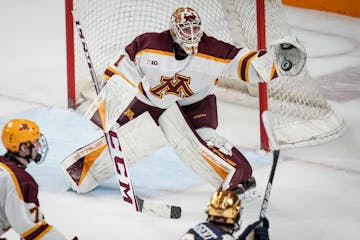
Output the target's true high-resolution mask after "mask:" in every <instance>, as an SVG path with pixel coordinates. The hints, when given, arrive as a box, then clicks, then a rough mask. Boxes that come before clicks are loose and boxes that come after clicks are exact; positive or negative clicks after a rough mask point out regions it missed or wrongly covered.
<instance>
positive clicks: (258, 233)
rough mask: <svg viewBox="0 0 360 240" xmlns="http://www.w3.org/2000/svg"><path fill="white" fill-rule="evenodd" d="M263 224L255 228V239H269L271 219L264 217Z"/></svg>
mask: <svg viewBox="0 0 360 240" xmlns="http://www.w3.org/2000/svg"><path fill="white" fill-rule="evenodd" d="M261 220H262V223H263V224H262V226H258V227H257V228H255V230H254V239H255V240H269V232H268V229H269V221H268V220H267V218H262V219H261Z"/></svg>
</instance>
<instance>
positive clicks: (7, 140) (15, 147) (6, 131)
mask: <svg viewBox="0 0 360 240" xmlns="http://www.w3.org/2000/svg"><path fill="white" fill-rule="evenodd" d="M1 140H2V142H3V144H4V146H5V148H6V149H7V150H8V151H9V152H12V153H17V152H19V151H20V145H21V144H26V145H27V146H28V147H33V144H34V143H35V142H37V141H38V142H39V143H40V145H41V147H40V148H39V150H38V155H37V156H36V157H35V159H33V160H34V161H35V162H36V163H41V162H42V161H43V160H44V159H45V157H46V154H47V152H48V145H47V141H46V138H45V137H44V136H43V135H42V134H41V133H40V128H39V126H38V125H37V124H36V123H35V122H33V121H31V120H28V119H12V120H10V121H9V122H8V123H6V124H5V126H4V128H3V130H2V135H1Z"/></svg>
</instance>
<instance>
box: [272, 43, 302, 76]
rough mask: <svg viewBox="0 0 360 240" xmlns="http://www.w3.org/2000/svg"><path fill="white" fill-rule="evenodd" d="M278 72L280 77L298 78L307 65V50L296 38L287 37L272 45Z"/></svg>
mask: <svg viewBox="0 0 360 240" xmlns="http://www.w3.org/2000/svg"><path fill="white" fill-rule="evenodd" d="M271 50H272V51H273V55H274V57H275V65H276V70H277V71H278V73H279V74H280V75H288V76H296V75H298V74H299V73H301V72H302V70H303V68H304V66H305V63H306V58H307V55H306V50H305V48H304V46H303V45H302V44H301V43H300V42H299V40H298V39H297V38H296V37H292V36H286V37H284V38H282V39H279V40H277V41H275V42H273V43H272V44H271Z"/></svg>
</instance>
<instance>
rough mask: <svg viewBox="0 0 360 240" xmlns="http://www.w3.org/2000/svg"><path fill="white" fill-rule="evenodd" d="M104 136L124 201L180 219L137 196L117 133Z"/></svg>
mask: <svg viewBox="0 0 360 240" xmlns="http://www.w3.org/2000/svg"><path fill="white" fill-rule="evenodd" d="M72 14H73V17H74V19H75V26H76V28H77V31H78V34H79V37H80V40H81V43H82V47H83V52H84V55H85V58H86V60H87V65H88V67H89V71H90V75H91V80H92V81H93V84H94V87H95V90H96V94H99V93H100V87H99V83H98V80H97V76H96V73H95V69H94V66H93V63H92V60H91V58H90V53H89V49H88V46H87V44H86V41H85V37H84V34H83V31H82V28H81V25H80V20H79V18H77V17H76V13H75V11H73V13H72ZM104 136H105V139H106V142H107V146H108V149H109V152H110V156H111V159H112V160H113V162H114V167H115V173H116V176H117V178H118V181H119V187H120V192H121V195H122V197H123V200H124V201H125V202H127V203H128V204H130V205H131V206H132V207H133V208H134V209H135V210H136V211H138V212H149V213H152V214H154V215H158V216H163V217H170V218H180V216H181V208H180V207H177V206H172V205H169V204H163V203H157V202H152V201H145V200H144V199H141V198H140V197H138V196H136V194H135V192H134V189H133V186H132V183H131V178H130V175H129V171H128V166H127V163H126V160H125V159H124V155H123V153H122V150H121V146H120V141H119V137H118V135H117V132H116V131H113V129H112V128H110V130H109V132H104Z"/></svg>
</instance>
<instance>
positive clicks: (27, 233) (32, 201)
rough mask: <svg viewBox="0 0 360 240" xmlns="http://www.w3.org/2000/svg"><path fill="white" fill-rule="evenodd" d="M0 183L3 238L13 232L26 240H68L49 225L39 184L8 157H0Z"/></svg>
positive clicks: (0, 230) (0, 222) (1, 231)
mask: <svg viewBox="0 0 360 240" xmlns="http://www.w3.org/2000/svg"><path fill="white" fill-rule="evenodd" d="M0 183H1V184H0V207H1V209H0V237H1V236H2V235H3V234H4V233H5V232H6V231H7V230H9V229H10V228H13V229H14V230H15V232H16V233H18V234H19V235H20V236H21V239H24V240H30V239H40V238H41V239H43V240H51V239H58V240H65V239H66V238H65V236H64V235H63V234H62V233H60V232H59V231H58V230H57V229H55V228H54V227H53V226H51V225H49V224H48V223H47V222H46V221H45V219H44V215H43V214H42V213H41V211H40V209H39V200H38V196H37V195H38V185H37V183H36V182H35V180H34V179H33V178H32V176H31V175H30V174H29V173H28V172H26V171H25V169H24V168H22V167H19V166H18V165H17V164H16V163H15V162H12V161H9V160H8V159H7V158H5V157H4V156H0Z"/></svg>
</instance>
